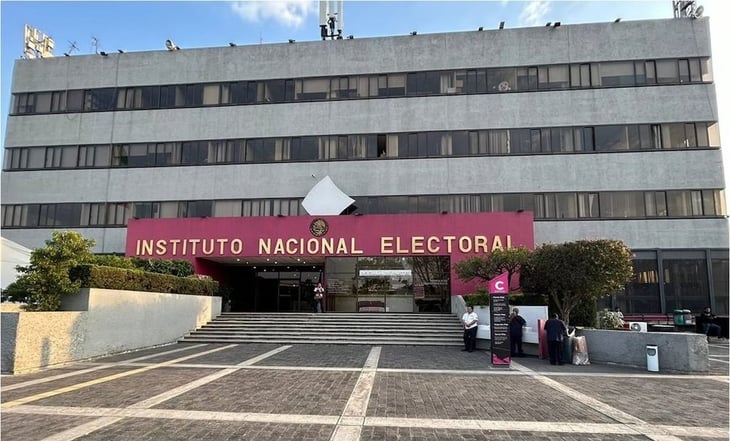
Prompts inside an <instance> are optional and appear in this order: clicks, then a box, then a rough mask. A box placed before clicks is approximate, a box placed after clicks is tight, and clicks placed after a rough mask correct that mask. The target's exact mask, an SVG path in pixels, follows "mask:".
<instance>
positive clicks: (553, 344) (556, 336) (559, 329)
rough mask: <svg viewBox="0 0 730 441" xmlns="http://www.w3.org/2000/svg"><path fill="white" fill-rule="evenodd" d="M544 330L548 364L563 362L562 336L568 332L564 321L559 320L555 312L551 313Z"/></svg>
mask: <svg viewBox="0 0 730 441" xmlns="http://www.w3.org/2000/svg"><path fill="white" fill-rule="evenodd" d="M545 331H546V332H547V340H548V353H549V354H550V364H563V338H564V337H565V333H566V332H568V328H567V327H566V326H565V322H563V321H562V320H560V319H559V318H558V315H557V314H553V316H552V318H550V319H549V320H548V321H546V322H545Z"/></svg>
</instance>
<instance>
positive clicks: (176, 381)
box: [33, 367, 210, 407]
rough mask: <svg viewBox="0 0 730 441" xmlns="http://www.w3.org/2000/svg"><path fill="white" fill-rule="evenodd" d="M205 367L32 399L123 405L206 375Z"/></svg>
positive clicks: (138, 376)
mask: <svg viewBox="0 0 730 441" xmlns="http://www.w3.org/2000/svg"><path fill="white" fill-rule="evenodd" d="M209 373H210V372H208V371H207V370H205V369H185V368H170V367H166V368H160V369H155V370H151V371H146V372H142V373H139V374H135V375H130V376H128V377H123V378H119V379H116V380H112V381H108V382H104V383H99V384H95V385H92V386H89V387H84V388H82V389H79V390H75V391H71V392H66V393H63V394H60V395H56V396H53V397H50V398H44V399H41V400H38V401H35V402H34V403H33V404H35V405H39V406H70V407H77V406H81V407H126V406H129V405H132V404H134V403H136V402H138V401H142V400H144V399H145V398H149V397H152V396H154V395H157V394H160V393H162V392H165V391H166V390H169V389H172V388H173V387H176V386H180V385H182V384H186V383H188V382H190V381H192V380H195V379H196V378H199V377H202V376H203V375H207V374H209Z"/></svg>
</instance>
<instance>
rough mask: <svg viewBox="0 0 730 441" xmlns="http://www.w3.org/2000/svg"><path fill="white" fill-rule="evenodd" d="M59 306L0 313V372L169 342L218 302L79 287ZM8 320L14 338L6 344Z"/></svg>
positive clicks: (209, 315) (217, 308)
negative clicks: (0, 366)
mask: <svg viewBox="0 0 730 441" xmlns="http://www.w3.org/2000/svg"><path fill="white" fill-rule="evenodd" d="M62 308H63V309H64V311H59V312H20V313H3V314H2V322H3V329H2V331H3V336H2V361H3V371H6V370H8V371H13V372H14V373H21V372H28V371H32V370H35V369H39V368H42V367H46V366H51V365H55V364H61V363H67V362H70V361H75V360H82V359H87V358H91V357H97V356H101V355H106V354H111V353H115V352H123V351H129V350H133V349H139V348H143V347H148V346H155V345H159V344H163V343H170V342H174V341H175V340H177V339H178V338H180V337H182V336H183V335H185V334H186V333H188V332H190V331H192V330H194V329H196V328H198V327H200V326H201V325H203V324H204V323H207V322H208V321H210V320H212V319H213V318H215V317H216V316H218V315H219V314H220V312H221V298H220V297H209V296H191V295H182V294H162V293H149V292H137V291H116V290H107V289H84V290H82V291H81V292H80V293H79V294H77V295H76V296H70V297H67V298H66V299H65V300H64V302H63V306H62ZM6 319H7V326H8V329H7V330H6V329H5V327H6ZM13 322H15V323H16V325H15V340H14V341H11V339H10V337H8V340H7V341H6V331H7V332H8V335H9V336H10V335H12V331H13V329H12V324H13ZM11 360H12V363H11Z"/></svg>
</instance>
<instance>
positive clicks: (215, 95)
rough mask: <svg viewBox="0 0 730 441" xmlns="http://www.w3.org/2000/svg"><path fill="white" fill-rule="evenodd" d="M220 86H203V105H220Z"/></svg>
mask: <svg viewBox="0 0 730 441" xmlns="http://www.w3.org/2000/svg"><path fill="white" fill-rule="evenodd" d="M220 93H221V87H220V84H217V83H216V84H206V85H204V86H203V105H204V106H217V105H218V104H219V103H220Z"/></svg>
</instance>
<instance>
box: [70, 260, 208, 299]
mask: <svg viewBox="0 0 730 441" xmlns="http://www.w3.org/2000/svg"><path fill="white" fill-rule="evenodd" d="M69 276H70V278H71V280H72V281H77V280H78V281H80V282H81V287H82V288H103V289H118V290H126V291H146V292H165V293H171V294H190V295H202V296H212V295H215V293H216V292H217V291H218V282H216V281H215V280H207V279H198V278H196V277H176V276H170V275H167V274H157V273H151V272H145V271H141V270H136V269H124V268H114V267H108V266H98V265H78V266H75V267H73V268H71V270H70V271H69Z"/></svg>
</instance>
